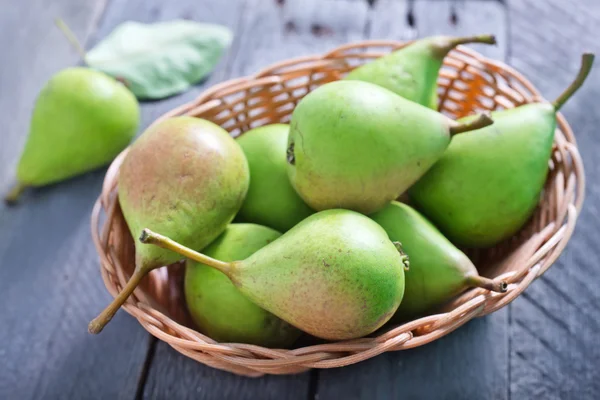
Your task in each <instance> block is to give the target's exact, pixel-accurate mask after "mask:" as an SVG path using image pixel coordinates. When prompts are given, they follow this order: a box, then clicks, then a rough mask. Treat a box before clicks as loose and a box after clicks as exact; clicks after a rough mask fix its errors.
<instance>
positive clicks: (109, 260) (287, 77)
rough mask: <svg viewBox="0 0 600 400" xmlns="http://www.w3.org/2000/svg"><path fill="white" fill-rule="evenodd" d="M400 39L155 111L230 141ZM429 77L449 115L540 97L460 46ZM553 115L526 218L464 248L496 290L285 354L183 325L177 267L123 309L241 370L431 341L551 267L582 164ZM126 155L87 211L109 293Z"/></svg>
mask: <svg viewBox="0 0 600 400" xmlns="http://www.w3.org/2000/svg"><path fill="white" fill-rule="evenodd" d="M406 44H408V43H401V42H395V41H365V42H359V43H353V44H349V45H345V46H342V47H339V48H336V49H334V50H333V51H331V52H329V53H327V54H324V55H318V56H309V57H302V58H296V59H291V60H287V61H284V62H281V63H278V64H275V65H272V66H270V67H268V68H266V69H264V70H262V71H260V72H259V73H258V74H256V75H255V76H251V77H245V78H239V79H233V80H229V81H227V82H224V83H221V84H219V85H216V86H214V87H212V88H211V89H209V90H207V91H205V92H204V93H203V94H202V95H201V96H200V97H198V98H197V99H196V100H194V101H193V102H190V103H187V104H184V105H182V106H181V107H179V108H177V109H174V110H172V111H171V112H169V113H167V114H165V115H163V116H162V117H161V118H160V119H164V118H168V117H172V116H178V115H192V116H196V117H201V118H205V119H208V120H211V121H213V122H215V123H216V124H218V125H221V126H222V127H223V128H225V129H226V130H228V131H229V132H230V133H231V135H232V136H234V137H236V136H238V135H240V134H242V133H243V132H245V131H247V130H249V129H251V128H253V127H257V126H261V125H265V124H270V123H276V122H289V119H290V115H291V112H292V110H293V108H294V106H295V105H296V104H297V102H298V101H299V100H300V99H301V98H302V97H303V96H305V95H306V94H307V93H308V92H310V91H311V90H313V89H314V88H316V87H318V86H319V85H322V84H324V83H326V82H330V81H333V80H337V79H340V78H341V77H343V76H344V74H346V73H347V72H348V71H350V70H352V69H353V68H355V67H356V66H359V65H361V64H363V63H365V62H368V61H370V60H372V59H375V58H377V57H380V56H382V55H385V54H387V53H389V52H390V51H393V50H396V49H398V48H401V47H403V46H405V45H406ZM438 83H439V100H440V103H439V108H440V110H441V111H442V112H444V113H445V114H446V115H448V116H450V117H453V118H458V117H461V116H464V115H467V114H471V113H473V112H476V111H482V110H497V109H503V108H512V107H515V106H518V105H521V104H524V103H530V102H534V101H538V100H541V97H540V95H539V93H538V92H537V90H536V89H535V88H534V87H533V86H532V84H531V83H529V82H528V81H527V80H526V79H525V78H524V77H523V76H521V75H520V74H519V73H518V72H516V71H515V70H513V69H512V68H510V67H508V66H506V65H504V64H502V63H500V62H496V61H492V60H489V59H487V58H485V57H483V56H481V55H479V54H478V53H476V52H474V51H472V50H469V49H466V48H464V47H460V46H459V47H458V48H457V49H456V50H453V51H452V52H451V53H450V54H449V55H448V56H447V57H446V58H445V60H444V66H443V68H442V71H441V73H440V77H439V80H438ZM557 118H558V125H557V132H556V136H555V140H554V151H553V155H552V159H551V161H550V163H549V168H550V173H549V175H548V179H547V182H546V186H545V189H544V192H543V196H542V199H541V201H540V205H539V207H538V208H537V210H536V212H535V215H534V216H533V218H532V219H531V221H530V222H529V223H528V224H527V226H525V227H524V228H523V229H522V230H521V231H520V232H519V233H518V234H517V235H515V237H513V238H511V239H510V240H507V241H505V242H504V243H502V244H500V245H498V246H496V247H495V248H492V249H488V250H485V251H479V252H473V253H469V255H470V256H471V257H472V259H473V260H474V262H475V265H477V267H478V268H479V270H480V272H481V273H482V274H484V275H486V276H489V277H492V278H495V277H499V276H502V277H503V279H505V280H506V281H507V282H508V283H509V286H508V291H507V292H506V293H492V292H489V291H488V290H485V289H480V288H476V289H470V290H469V291H467V292H465V293H464V294H462V295H461V296H459V297H458V298H456V299H455V300H453V301H452V302H451V303H450V304H448V305H447V306H445V308H444V310H442V311H440V313H439V314H436V315H431V316H428V317H425V318H421V319H418V320H415V321H412V322H409V323H406V324H404V325H401V326H396V327H390V328H386V329H383V330H380V331H378V332H376V334H375V335H372V336H371V337H368V338H362V339H355V340H348V341H342V342H334V343H325V344H319V345H313V346H308V347H303V348H298V349H293V350H282V349H277V350H276V349H268V348H264V347H259V346H254V345H247V344H239V343H227V344H223V343H217V342H215V341H214V340H212V339H211V338H209V337H207V336H205V335H203V334H201V333H199V332H197V331H195V330H193V329H191V328H189V327H188V326H192V325H190V323H189V319H188V317H187V314H186V312H185V307H184V306H183V304H184V303H183V300H182V294H181V288H180V286H181V285H180V283H181V273H182V265H181V264H179V265H178V266H177V265H175V266H170V267H169V268H168V269H167V268H161V269H159V270H156V271H153V272H152V273H151V274H150V276H149V277H148V278H146V279H145V281H144V282H143V285H142V286H141V287H140V288H138V289H137V290H136V291H135V293H134V295H133V296H131V298H130V299H129V301H128V302H127V303H126V304H125V305H124V309H125V310H126V311H127V312H128V313H129V314H131V315H133V316H134V317H135V318H137V319H138V321H139V322H140V323H141V324H142V326H143V327H144V328H145V329H146V330H147V331H148V332H150V333H151V334H152V335H154V336H155V337H157V338H159V339H160V340H163V341H165V342H167V343H168V344H169V345H171V346H172V347H173V348H175V349H176V350H177V351H179V352H181V353H182V354H185V355H186V356H188V357H191V358H193V359H195V360H197V361H199V362H201V363H204V364H206V365H210V366H212V367H215V368H219V369H223V370H227V371H231V372H234V373H237V374H241V375H248V376H260V375H262V374H290V373H298V372H302V371H305V370H307V369H310V368H334V367H341V366H345V365H349V364H353V363H356V362H359V361H362V360H366V359H368V358H371V357H374V356H376V355H378V354H381V353H383V352H386V351H397V350H404V349H409V348H413V347H417V346H421V345H424V344H426V343H429V342H431V341H433V340H436V339H438V338H440V337H442V336H444V335H447V334H448V333H450V332H451V331H453V330H455V329H456V328H458V327H460V326H461V325H463V324H464V323H466V322H467V321H469V320H471V319H472V318H475V317H479V316H483V315H486V314H489V313H491V312H494V311H496V310H498V309H500V308H502V307H504V306H505V305H507V304H508V303H510V302H511V301H512V300H514V299H515V298H516V297H517V296H518V295H519V294H520V293H521V292H522V291H523V290H525V288H527V286H529V284H531V282H532V281H533V280H534V279H535V278H536V277H538V276H540V275H541V274H543V273H544V272H545V271H546V269H548V268H549V267H550V265H552V263H553V262H554V261H555V260H556V258H557V257H558V256H559V255H560V253H561V252H562V250H563V249H564V247H565V246H566V244H567V241H568V240H569V238H570V237H571V234H572V232H573V229H574V227H575V221H576V218H577V215H578V212H579V210H580V208H581V205H582V202H583V193H584V174H583V164H582V161H581V158H580V156H579V152H578V150H577V146H576V142H575V138H574V136H573V132H572V131H571V128H570V127H569V125H568V123H567V122H566V120H565V119H564V118H563V117H562V115H560V114H558V117H557ZM160 119H159V120H160ZM126 152H127V150H125V151H124V152H123V153H122V154H121V155H119V156H118V157H117V158H116V159H115V161H114V162H113V163H112V165H111V166H110V168H109V170H108V172H107V175H106V178H105V182H104V186H103V190H102V194H101V196H100V197H99V199H98V201H97V202H96V205H95V207H94V210H93V212H92V237H93V239H94V243H95V245H96V248H97V251H98V253H99V255H100V259H101V271H102V277H103V280H104V283H105V285H106V287H107V288H108V290H109V291H110V293H111V294H112V295H113V296H115V295H116V294H117V293H118V291H119V290H120V289H121V288H122V287H123V286H124V285H125V283H126V281H127V279H128V278H129V276H130V275H131V272H132V271H133V267H134V248H133V239H132V237H131V235H130V233H129V231H128V228H127V225H126V224H125V221H124V219H123V216H122V214H121V211H120V208H119V205H118V201H117V196H116V191H117V177H118V170H119V167H120V165H121V162H122V160H123V157H124V156H125V154H126ZM186 325H187V326H186Z"/></svg>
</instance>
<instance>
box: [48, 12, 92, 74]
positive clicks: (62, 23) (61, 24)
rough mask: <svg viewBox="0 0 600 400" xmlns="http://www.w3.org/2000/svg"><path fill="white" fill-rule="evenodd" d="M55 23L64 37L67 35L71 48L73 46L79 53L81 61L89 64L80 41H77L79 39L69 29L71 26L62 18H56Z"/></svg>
mask: <svg viewBox="0 0 600 400" xmlns="http://www.w3.org/2000/svg"><path fill="white" fill-rule="evenodd" d="M54 23H55V24H56V26H57V27H58V29H60V31H61V32H62V33H63V35H65V37H66V38H67V40H68V41H69V43H71V46H73V48H74V49H75V50H76V51H77V53H79V56H80V57H81V60H83V62H84V63H85V64H86V65H87V64H88V62H87V60H86V54H85V50H84V49H83V46H82V45H81V43H80V42H79V40H77V37H76V36H75V34H74V33H73V31H72V30H71V28H69V26H68V25H67V24H66V23H65V21H63V20H62V19H61V18H56V19H55V20H54Z"/></svg>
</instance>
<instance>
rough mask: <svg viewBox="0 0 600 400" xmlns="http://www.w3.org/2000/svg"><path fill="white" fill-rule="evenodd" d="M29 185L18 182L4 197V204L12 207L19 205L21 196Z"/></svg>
mask: <svg viewBox="0 0 600 400" xmlns="http://www.w3.org/2000/svg"><path fill="white" fill-rule="evenodd" d="M28 187H29V185H25V184H24V183H21V182H17V183H16V184H15V185H14V186H13V187H12V188H11V189H10V190H9V191H8V193H7V194H6V196H4V202H5V203H6V204H8V205H10V206H12V205H14V204H16V203H17V201H18V200H19V197H21V194H22V193H23V192H24V191H25V189H27V188H28Z"/></svg>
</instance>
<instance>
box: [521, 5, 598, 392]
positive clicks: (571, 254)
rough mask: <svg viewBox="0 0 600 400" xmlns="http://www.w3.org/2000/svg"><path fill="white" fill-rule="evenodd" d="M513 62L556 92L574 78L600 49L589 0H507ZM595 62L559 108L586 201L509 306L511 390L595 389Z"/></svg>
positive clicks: (544, 89) (537, 82)
mask: <svg viewBox="0 0 600 400" xmlns="http://www.w3.org/2000/svg"><path fill="white" fill-rule="evenodd" d="M509 13H510V21H511V41H512V44H513V46H512V51H511V56H510V59H509V60H510V63H511V64H512V65H514V66H515V67H516V68H517V69H518V70H519V71H521V72H522V73H523V74H524V75H525V76H527V77H528V78H529V79H530V80H531V81H532V82H533V83H534V84H535V85H536V86H537V87H538V88H539V89H540V90H541V91H542V93H543V94H544V96H545V97H547V98H549V99H553V98H554V97H555V96H557V95H558V94H559V93H560V92H561V91H562V90H563V89H564V88H565V87H566V86H567V85H568V84H569V82H570V81H571V80H572V79H573V77H574V75H575V73H576V70H577V67H578V65H579V61H580V53H582V52H583V51H594V52H596V54H598V53H600V45H599V44H598V42H597V40H596V37H597V26H598V24H599V23H600V3H598V2H597V1H594V0H584V1H579V2H568V3H567V2H561V1H559V0H552V1H546V2H544V3H539V2H536V1H530V0H529V1H510V2H509ZM599 95H600V69H599V68H598V66H595V68H594V69H593V70H592V73H591V76H590V77H589V78H588V80H587V82H586V84H585V86H584V87H583V88H582V89H581V91H580V92H579V93H577V94H576V95H575V96H574V97H573V98H572V99H571V100H570V101H569V102H568V103H567V104H566V105H565V106H564V109H563V110H562V111H563V113H564V115H565V117H566V118H567V120H568V121H569V123H570V124H571V127H572V128H573V130H574V132H575V135H576V137H577V141H578V144H579V149H580V152H581V155H582V157H583V160H584V163H585V167H586V176H587V178H588V179H587V190H586V201H585V204H584V207H583V210H582V214H581V215H580V217H579V219H578V221H577V227H576V229H575V234H574V235H573V237H572V239H571V241H570V243H569V245H568V247H567V248H566V250H565V252H564V254H563V255H562V256H561V257H560V259H559V260H558V262H557V263H556V264H555V265H554V266H553V267H552V268H550V269H549V270H548V271H547V272H546V274H544V276H543V277H542V278H541V279H539V280H538V281H536V282H534V284H533V285H532V286H531V287H530V288H529V289H528V290H527V291H526V292H525V293H524V295H523V296H521V297H520V298H519V299H517V300H516V301H515V302H514V303H513V305H512V310H511V353H510V354H511V362H510V367H511V387H510V389H511V397H512V398H514V399H525V398H534V397H536V398H545V399H561V398H572V399H593V398H598V396H599V394H600V379H599V378H600V373H599V371H598V365H599V364H600V349H599V348H598V345H597V343H598V335H597V332H598V329H599V328H600V307H598V301H599V299H600V296H599V295H598V290H597V285H595V283H596V282H598V280H599V279H600V270H598V268H597V266H596V264H597V262H596V260H597V259H598V258H599V257H600V249H598V246H597V239H596V238H597V237H598V236H599V234H600V223H599V222H600V213H599V209H600V182H599V181H598V179H597V178H596V177H597V176H598V174H599V173H600V156H599V154H600V141H598V136H597V130H598V125H599V124H600V116H598V115H597V113H595V112H594V108H593V107H594V104H595V103H596V101H597V99H598V96H599Z"/></svg>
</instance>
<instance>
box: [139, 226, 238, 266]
mask: <svg viewBox="0 0 600 400" xmlns="http://www.w3.org/2000/svg"><path fill="white" fill-rule="evenodd" d="M140 242H142V243H147V244H154V245H156V246H159V247H162V248H163V249H167V250H171V251H174V252H175V253H178V254H181V255H182V256H184V257H187V258H189V259H191V260H194V261H197V262H200V263H202V264H206V265H208V266H210V267H213V268H215V269H217V270H219V271H221V272H222V273H224V274H225V275H227V276H228V277H231V273H232V270H233V265H234V264H233V263H228V262H223V261H219V260H216V259H214V258H212V257H209V256H206V255H204V254H201V253H198V252H197V251H194V250H192V249H190V248H189V247H185V246H183V245H181V244H179V243H177V242H176V241H174V240H173V239H170V238H168V237H166V236H163V235H160V234H158V233H156V232H152V231H151V230H150V229H148V228H146V229H144V230H143V231H142V235H141V236H140Z"/></svg>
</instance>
